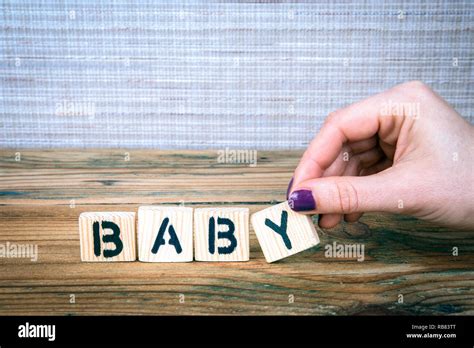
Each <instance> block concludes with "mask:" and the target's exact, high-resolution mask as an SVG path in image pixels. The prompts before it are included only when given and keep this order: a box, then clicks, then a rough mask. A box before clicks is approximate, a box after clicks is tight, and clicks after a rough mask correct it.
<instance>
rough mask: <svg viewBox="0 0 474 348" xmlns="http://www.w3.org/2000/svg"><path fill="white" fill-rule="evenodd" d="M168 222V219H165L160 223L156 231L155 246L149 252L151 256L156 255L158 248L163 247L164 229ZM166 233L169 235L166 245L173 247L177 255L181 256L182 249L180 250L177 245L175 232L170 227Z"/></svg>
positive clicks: (171, 226)
mask: <svg viewBox="0 0 474 348" xmlns="http://www.w3.org/2000/svg"><path fill="white" fill-rule="evenodd" d="M169 221H170V219H169V218H165V219H164V220H163V222H162V223H161V226H160V230H159V231H158V235H157V236H156V239H155V244H153V248H152V249H151V252H152V253H153V254H156V253H157V252H158V249H159V248H160V246H162V245H165V244H166V242H165V239H164V238H163V237H164V235H165V231H166V227H167V226H168V222H169ZM168 233H169V234H170V240H169V242H168V244H170V245H173V246H174V248H175V249H176V252H177V253H178V254H181V252H182V251H183V249H182V248H181V244H180V243H179V239H178V236H177V235H176V231H175V230H174V227H173V225H170V227H169V228H168Z"/></svg>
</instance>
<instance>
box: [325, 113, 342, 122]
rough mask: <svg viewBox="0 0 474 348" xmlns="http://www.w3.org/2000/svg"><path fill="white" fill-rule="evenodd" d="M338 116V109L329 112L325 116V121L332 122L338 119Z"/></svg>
mask: <svg viewBox="0 0 474 348" xmlns="http://www.w3.org/2000/svg"><path fill="white" fill-rule="evenodd" d="M338 117H339V111H333V112H330V113H329V115H328V117H327V118H326V123H327V124H332V123H334V122H335V121H336V120H337V119H338Z"/></svg>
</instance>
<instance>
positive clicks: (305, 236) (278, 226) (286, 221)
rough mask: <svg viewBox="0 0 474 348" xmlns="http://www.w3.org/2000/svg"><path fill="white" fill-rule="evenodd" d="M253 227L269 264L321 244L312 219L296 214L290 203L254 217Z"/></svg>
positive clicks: (261, 212)
mask: <svg viewBox="0 0 474 348" xmlns="http://www.w3.org/2000/svg"><path fill="white" fill-rule="evenodd" d="M252 226H253V229H254V230H255V234H256V235H257V238H258V242H259V243H260V246H261V247H262V251H263V254H264V255H265V259H266V260H267V262H274V261H277V260H280V259H283V258H285V257H287V256H290V255H294V254H296V253H299V252H300V251H303V250H306V249H309V248H311V247H313V246H315V245H318V244H319V237H318V234H317V233H316V230H315V229H314V225H313V221H312V220H311V217H310V216H307V215H303V214H298V213H295V212H294V211H293V210H291V208H290V206H289V205H288V202H283V203H280V204H277V205H274V206H272V207H270V208H267V209H264V210H261V211H259V212H257V213H255V214H252Z"/></svg>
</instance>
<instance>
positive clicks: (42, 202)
mask: <svg viewBox="0 0 474 348" xmlns="http://www.w3.org/2000/svg"><path fill="white" fill-rule="evenodd" d="M12 153H14V151H5V150H3V151H0V167H1V169H0V192H1V196H0V244H4V243H6V242H10V243H18V244H21V243H24V244H37V245H38V253H39V256H38V261H37V262H31V261H30V260H28V259H18V258H0V315H27V314H46V315H48V314H64V315H81V314H93V315H94V314H192V315H194V314H265V315H268V314H316V315H320V314H329V315H332V314H358V313H364V314H371V313H388V314H474V258H473V256H474V234H473V233H472V232H462V231H452V230H449V229H447V228H439V227H436V226H433V225H431V224H429V223H425V222H422V221H419V220H416V219H413V218H409V217H402V216H395V215H389V214H367V215H366V216H364V217H363V218H362V220H361V221H362V223H358V224H345V225H343V226H339V227H337V228H334V229H332V230H325V231H322V230H318V233H319V236H320V238H321V244H320V245H318V246H316V247H315V248H313V249H310V250H308V251H304V252H302V253H300V254H297V255H295V256H292V257H289V258H286V259H284V260H282V261H279V262H276V263H273V264H267V263H266V262H265V259H264V257H263V254H262V252H261V249H260V246H259V245H258V241H257V239H256V237H255V234H254V231H253V230H252V229H251V230H250V261H249V262H240V263H239V262H231V263H210V262H206V263H200V262H192V263H186V264H168V263H160V264H148V263H140V262H135V263H123V264H107V263H104V264H102V263H100V264H88V263H82V262H80V247H79V233H78V222H77V218H78V216H79V214H80V213H81V212H83V211H137V209H138V206H139V205H143V204H158V203H163V204H179V203H183V202H184V204H185V205H186V206H191V207H195V208H197V207H208V206H210V205H216V204H218V205H223V206H242V207H248V208H249V209H250V213H251V214H252V213H254V212H256V211H259V210H261V209H264V208H266V207H268V206H270V205H271V204H274V203H277V202H280V201H282V200H284V193H285V190H286V185H287V182H288V179H289V177H290V176H291V171H292V169H293V168H294V166H295V165H296V163H297V161H298V158H299V156H300V154H301V153H300V152H266V153H259V158H260V156H262V157H264V158H265V160H262V162H259V164H258V165H257V167H255V168H252V167H248V166H245V165H232V164H225V165H222V166H220V164H219V165H217V163H214V161H215V153H213V152H190V151H185V152H179V153H176V152H175V153H172V152H161V151H130V152H129V153H130V158H131V159H132V160H131V161H130V162H129V166H127V165H125V164H118V165H117V166H116V165H115V162H114V161H115V159H114V158H115V157H114V156H115V155H114V154H117V153H122V152H121V151H119V150H99V151H95V150H94V151H87V152H85V151H70V150H65V151H21V153H22V154H23V156H22V161H21V162H14V161H13V162H12V161H11V155H12ZM111 154H112V155H111ZM109 155H110V158H109V160H108V161H109V162H107V157H108V156H109ZM213 156H214V159H212V158H213ZM48 158H49V160H48ZM150 158H160V159H166V160H169V159H170V158H173V161H172V162H169V163H167V164H164V163H161V160H160V161H157V162H158V163H154V164H151V161H150ZM98 159H100V160H98ZM265 161H266V162H265ZM107 163H109V164H107ZM212 163H214V164H212ZM260 163H262V164H261V165H260ZM70 200H74V202H73V203H74V205H71V201H70ZM314 221H316V217H315V218H314ZM334 241H336V242H337V243H362V244H363V245H364V246H365V260H364V261H363V262H357V261H356V260H354V259H334V258H327V257H325V255H324V247H325V245H327V244H331V243H333V242H334ZM454 246H456V247H458V248H459V256H452V248H453V247H454ZM71 294H74V295H75V300H76V303H75V304H71V303H70V295H71ZM400 294H402V295H403V296H404V303H403V304H399V303H398V302H397V301H398V296H399V295H400ZM182 295H184V298H183V297H182ZM291 296H293V297H294V302H293V303H291V302H292V301H290V299H291ZM183 299H184V303H181V302H182V300H183ZM180 300H181V301H180Z"/></svg>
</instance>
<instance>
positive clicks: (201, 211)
mask: <svg viewBox="0 0 474 348" xmlns="http://www.w3.org/2000/svg"><path fill="white" fill-rule="evenodd" d="M194 253H195V259H196V261H248V260H249V254H250V249H249V209H248V208H198V209H196V210H195V212H194Z"/></svg>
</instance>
